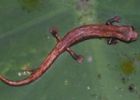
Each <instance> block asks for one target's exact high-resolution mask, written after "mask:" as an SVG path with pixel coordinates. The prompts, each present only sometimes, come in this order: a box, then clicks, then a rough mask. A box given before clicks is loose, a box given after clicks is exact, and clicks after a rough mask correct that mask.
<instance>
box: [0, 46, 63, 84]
mask: <svg viewBox="0 0 140 100" xmlns="http://www.w3.org/2000/svg"><path fill="white" fill-rule="evenodd" d="M63 50H64V49H63ZM63 50H62V49H61V50H60V48H59V50H58V49H55V48H54V49H53V50H52V52H50V53H49V55H48V57H47V58H46V59H45V60H44V61H43V62H42V64H41V65H40V66H39V68H38V69H37V70H36V71H35V72H33V73H32V74H31V75H30V76H29V77H27V78H25V79H23V80H18V81H13V80H9V79H7V78H5V77H3V76H1V75H0V80H1V81H2V82H4V83H6V84H7V85H10V86H22V85H26V84H29V83H31V82H33V81H35V80H36V79H38V78H39V77H40V76H42V75H43V74H44V72H46V71H47V70H48V69H49V68H50V66H51V65H52V63H53V62H54V61H55V59H56V58H57V57H58V56H59V55H60V54H61V53H62V52H63Z"/></svg>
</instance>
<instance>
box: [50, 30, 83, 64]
mask: <svg viewBox="0 0 140 100" xmlns="http://www.w3.org/2000/svg"><path fill="white" fill-rule="evenodd" d="M50 33H51V34H52V35H53V36H54V37H55V38H56V40H57V42H59V41H60V40H61V37H60V35H59V33H58V30H57V28H52V29H50ZM66 51H67V52H68V53H69V54H70V55H71V56H72V58H73V59H74V60H76V61H77V62H78V63H82V62H83V59H84V58H83V56H81V55H78V54H76V53H75V52H74V51H73V50H72V49H71V48H67V49H66Z"/></svg>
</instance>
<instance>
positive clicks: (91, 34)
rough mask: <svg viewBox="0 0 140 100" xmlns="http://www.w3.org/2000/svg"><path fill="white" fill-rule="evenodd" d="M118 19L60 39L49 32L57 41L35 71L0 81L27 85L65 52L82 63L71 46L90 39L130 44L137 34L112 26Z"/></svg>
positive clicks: (127, 27)
mask: <svg viewBox="0 0 140 100" xmlns="http://www.w3.org/2000/svg"><path fill="white" fill-rule="evenodd" d="M118 21H119V17H118V16H115V17H113V18H112V19H110V20H108V21H107V23H106V24H90V25H83V26H80V27H77V28H75V29H73V30H71V31H70V32H68V33H67V34H66V35H65V36H64V37H63V38H62V39H61V37H60V36H59V34H58V32H57V31H56V30H55V29H52V30H51V33H52V34H53V36H54V37H55V38H56V39H57V44H56V46H55V47H54V49H53V50H52V51H51V52H50V53H49V54H48V56H47V58H46V59H44V61H43V62H42V63H41V64H40V66H39V68H38V69H37V70H35V71H34V72H33V73H32V74H31V75H30V76H29V77H27V78H26V79H23V80H19V81H12V80H9V79H6V78H5V77H3V76H0V80H1V81H3V82H4V83H6V84H8V85H10V86H22V85H26V84H29V83H31V82H33V81H35V80H37V79H38V78H39V77H41V76H42V75H43V74H44V73H45V72H46V71H47V70H48V69H49V68H50V67H51V65H52V64H53V62H54V61H55V60H56V59H57V58H58V57H59V55H61V54H62V53H64V52H65V51H67V52H68V53H69V54H70V55H71V56H72V57H73V58H74V59H75V60H77V61H78V62H79V63H81V62H82V60H83V57H82V56H80V55H77V54H76V53H75V52H74V51H73V50H71V49H70V47H71V46H73V45H75V44H76V43H79V42H81V41H84V40H87V39H91V38H110V39H111V38H114V39H117V40H121V41H124V42H131V41H134V40H136V39H137V37H138V33H137V32H135V31H134V28H133V27H132V26H117V25H112V23H114V22H118Z"/></svg>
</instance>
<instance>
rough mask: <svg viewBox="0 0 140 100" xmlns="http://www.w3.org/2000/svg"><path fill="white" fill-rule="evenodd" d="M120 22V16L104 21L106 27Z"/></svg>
mask: <svg viewBox="0 0 140 100" xmlns="http://www.w3.org/2000/svg"><path fill="white" fill-rule="evenodd" d="M120 20H121V17H120V16H114V17H113V18H110V19H108V20H107V21H106V23H105V24H106V25H112V24H113V23H119V22H120Z"/></svg>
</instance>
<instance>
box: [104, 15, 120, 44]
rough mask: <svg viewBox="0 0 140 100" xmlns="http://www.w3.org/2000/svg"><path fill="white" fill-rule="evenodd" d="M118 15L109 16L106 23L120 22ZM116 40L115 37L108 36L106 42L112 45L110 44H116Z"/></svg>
mask: <svg viewBox="0 0 140 100" xmlns="http://www.w3.org/2000/svg"><path fill="white" fill-rule="evenodd" d="M120 19H121V18H120V16H115V17H113V18H110V19H108V20H107V21H106V23H105V24H106V25H113V23H119V22H120ZM117 43H118V41H117V39H115V38H108V39H107V44H109V45H112V44H117Z"/></svg>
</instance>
